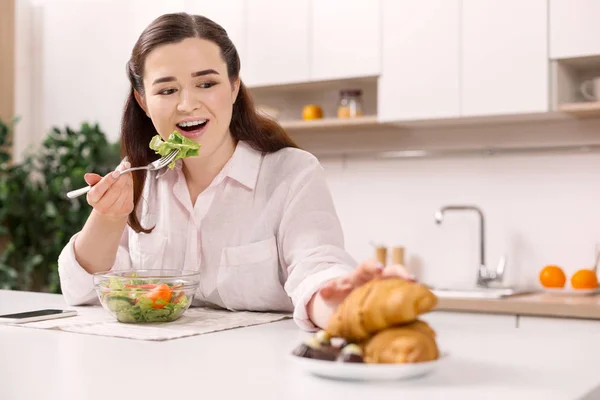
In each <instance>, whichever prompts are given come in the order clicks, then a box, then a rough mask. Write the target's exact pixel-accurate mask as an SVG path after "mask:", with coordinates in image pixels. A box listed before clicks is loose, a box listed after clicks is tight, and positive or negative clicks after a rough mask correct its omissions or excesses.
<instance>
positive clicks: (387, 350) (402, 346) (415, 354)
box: [362, 321, 439, 364]
mask: <svg viewBox="0 0 600 400" xmlns="http://www.w3.org/2000/svg"><path fill="white" fill-rule="evenodd" d="M362 347H363V352H364V359H365V362H367V363H370V364H375V363H377V364H381V363H392V364H399V363H416V362H424V361H432V360H436V359H437V358H438V357H439V350H438V347H437V344H436V342H435V332H434V331H433V330H432V329H431V327H430V326H429V325H428V324H427V323H426V322H423V321H416V322H414V323H412V324H408V325H403V326H399V327H393V328H388V329H385V330H383V331H381V332H379V333H377V334H375V335H374V336H373V337H371V338H370V339H369V340H367V341H366V342H365V343H364V344H363V346H362Z"/></svg>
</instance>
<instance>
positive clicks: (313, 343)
mask: <svg viewBox="0 0 600 400" xmlns="http://www.w3.org/2000/svg"><path fill="white" fill-rule="evenodd" d="M292 354H294V355H295V356H298V357H305V358H312V359H315V360H326V361H335V360H336V359H337V356H338V351H337V350H336V349H335V348H334V347H333V346H329V345H325V346H324V345H321V343H319V341H318V340H317V338H316V337H315V336H311V337H310V338H308V339H307V340H305V341H304V343H302V344H301V345H300V346H298V347H296V348H295V349H294V351H293V352H292Z"/></svg>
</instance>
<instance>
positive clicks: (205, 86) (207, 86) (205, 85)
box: [198, 82, 216, 89]
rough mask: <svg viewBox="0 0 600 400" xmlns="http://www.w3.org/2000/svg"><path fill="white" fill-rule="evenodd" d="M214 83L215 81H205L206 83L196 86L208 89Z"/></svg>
mask: <svg viewBox="0 0 600 400" xmlns="http://www.w3.org/2000/svg"><path fill="white" fill-rule="evenodd" d="M215 85H216V83H214V82H206V83H201V84H199V85H198V87H199V88H202V89H208V88H211V87H213V86H215Z"/></svg>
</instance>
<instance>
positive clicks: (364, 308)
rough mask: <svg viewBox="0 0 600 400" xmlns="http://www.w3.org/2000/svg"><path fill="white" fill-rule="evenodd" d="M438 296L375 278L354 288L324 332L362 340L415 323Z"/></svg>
mask: <svg viewBox="0 0 600 400" xmlns="http://www.w3.org/2000/svg"><path fill="white" fill-rule="evenodd" d="M436 304H437V297H436V296H435V295H434V294H433V293H432V292H431V291H430V290H429V289H428V288H427V287H426V286H424V285H421V284H420V283H414V282H409V281H406V280H404V279H401V278H382V279H374V280H372V281H369V282H367V283H365V284H364V285H362V286H359V287H358V288H356V289H354V290H353V291H352V292H351V293H350V294H349V295H348V296H347V297H346V299H344V301H343V302H342V303H341V304H340V305H339V306H338V308H337V309H336V311H335V312H334V314H333V315H332V316H331V318H330V319H329V321H328V325H327V333H328V334H329V335H330V336H331V337H342V338H344V339H346V340H347V341H349V342H359V341H363V340H365V339H367V338H369V337H370V336H372V335H373V334H374V333H377V332H379V331H382V330H384V329H386V328H389V327H392V326H396V325H401V324H407V323H411V322H414V321H415V320H416V319H417V317H418V316H419V314H422V313H425V312H427V311H430V310H431V309H432V308H433V307H435V305H436Z"/></svg>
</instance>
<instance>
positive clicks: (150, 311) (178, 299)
mask: <svg viewBox="0 0 600 400" xmlns="http://www.w3.org/2000/svg"><path fill="white" fill-rule="evenodd" d="M103 286H104V287H103V288H102V289H101V291H100V292H101V296H100V299H101V301H102V303H103V304H104V305H105V307H107V308H108V309H109V310H110V311H112V312H113V313H114V314H115V316H116V317H117V320H118V321H119V322H170V321H174V320H176V319H178V318H179V317H180V316H181V315H182V314H183V312H184V311H185V310H186V309H187V308H188V306H189V300H188V297H187V296H186V294H185V291H184V287H183V284H172V283H159V282H158V281H156V282H155V283H148V280H139V279H137V280H136V279H135V278H133V279H131V280H129V281H128V282H127V283H125V282H124V281H123V280H121V279H119V278H116V277H109V280H108V282H105V283H104V284H103Z"/></svg>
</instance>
